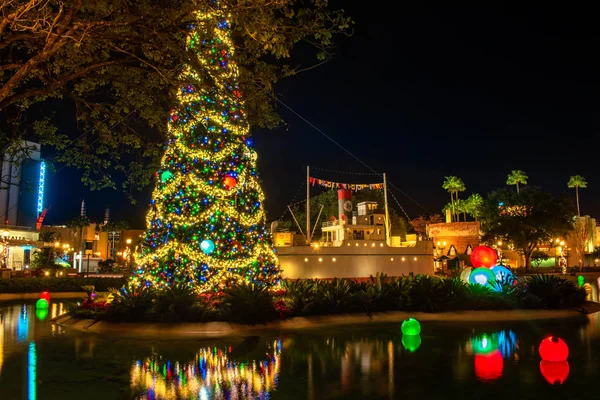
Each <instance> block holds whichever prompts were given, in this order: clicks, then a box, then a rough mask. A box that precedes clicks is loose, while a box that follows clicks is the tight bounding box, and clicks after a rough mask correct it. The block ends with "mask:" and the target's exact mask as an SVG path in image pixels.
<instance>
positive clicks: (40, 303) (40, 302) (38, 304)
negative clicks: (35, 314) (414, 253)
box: [35, 299, 48, 310]
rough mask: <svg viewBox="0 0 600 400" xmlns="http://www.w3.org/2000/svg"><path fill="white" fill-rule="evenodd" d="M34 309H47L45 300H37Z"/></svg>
mask: <svg viewBox="0 0 600 400" xmlns="http://www.w3.org/2000/svg"><path fill="white" fill-rule="evenodd" d="M35 308H37V309H42V310H43V309H48V300H46V299H39V300H38V301H37V302H36V303H35Z"/></svg>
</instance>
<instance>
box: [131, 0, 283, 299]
mask: <svg viewBox="0 0 600 400" xmlns="http://www.w3.org/2000/svg"><path fill="white" fill-rule="evenodd" d="M205 7H206V8H205V9H203V10H200V11H199V12H198V13H197V15H196V22H195V23H194V24H193V25H192V26H190V34H189V36H188V41H187V47H188V49H189V50H191V51H193V52H195V53H196V54H197V56H198V65H199V67H194V68H192V67H191V66H188V67H186V68H185V69H184V71H183V72H182V79H183V80H185V81H186V82H187V84H186V85H185V86H184V87H182V88H181V89H180V91H179V92H178V105H177V106H176V107H175V108H174V110H173V111H172V113H171V119H170V121H169V141H168V144H167V149H166V152H165V155H164V156H163V159H162V162H161V167H160V170H159V172H158V174H157V178H158V183H157V186H156V188H155V190H154V192H153V196H152V199H153V200H152V202H151V210H150V212H149V213H148V216H147V224H148V230H147V232H146V235H145V238H144V240H143V243H142V249H143V250H142V254H141V255H140V256H139V257H138V260H137V261H138V264H139V265H140V268H139V269H138V270H137V271H136V274H135V275H134V277H133V278H132V281H131V284H132V286H133V287H136V286H137V287H139V286H141V285H145V286H147V287H163V286H165V285H172V284H175V283H187V284H189V285H192V286H193V287H195V288H197V289H198V291H206V290H216V288H217V286H218V285H219V284H222V283H223V282H226V281H241V280H246V281H250V282H255V283H266V284H267V285H269V286H270V285H273V284H275V283H277V282H278V281H279V278H280V275H279V269H278V267H277V258H276V256H275V253H274V250H273V246H272V242H271V238H270V234H269V233H268V231H267V229H266V225H265V222H266V221H265V213H264V210H263V204H262V202H263V199H264V195H263V192H262V189H261V187H260V184H259V181H258V176H257V173H256V153H255V152H254V151H253V150H251V149H250V145H251V143H252V142H251V139H250V127H249V125H248V122H247V119H246V115H245V113H244V109H243V102H242V100H241V93H240V90H239V87H238V83H237V80H238V77H239V72H238V68H237V65H236V64H235V62H234V61H233V59H232V56H233V52H234V47H233V43H232V41H231V33H230V29H231V27H230V25H229V21H228V16H227V12H226V11H225V10H224V9H223V7H222V6H221V5H220V4H219V2H218V1H215V2H213V3H212V8H211V6H208V5H205Z"/></svg>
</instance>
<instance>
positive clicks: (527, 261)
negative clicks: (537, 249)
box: [524, 253, 531, 272]
mask: <svg viewBox="0 0 600 400" xmlns="http://www.w3.org/2000/svg"><path fill="white" fill-rule="evenodd" d="M524 256H525V271H527V272H531V253H525V254H524Z"/></svg>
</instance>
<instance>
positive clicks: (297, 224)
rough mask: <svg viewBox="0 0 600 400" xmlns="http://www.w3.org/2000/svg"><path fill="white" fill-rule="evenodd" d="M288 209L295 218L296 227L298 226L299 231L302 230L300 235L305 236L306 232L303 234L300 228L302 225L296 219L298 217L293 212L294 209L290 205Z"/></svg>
mask: <svg viewBox="0 0 600 400" xmlns="http://www.w3.org/2000/svg"><path fill="white" fill-rule="evenodd" d="M288 209H289V210H290V214H292V218H294V222H295V223H296V226H298V229H300V234H301V235H304V232H302V228H301V227H300V224H299V223H298V220H297V219H296V216H295V215H294V212H293V211H292V208H291V207H290V206H289V205H288Z"/></svg>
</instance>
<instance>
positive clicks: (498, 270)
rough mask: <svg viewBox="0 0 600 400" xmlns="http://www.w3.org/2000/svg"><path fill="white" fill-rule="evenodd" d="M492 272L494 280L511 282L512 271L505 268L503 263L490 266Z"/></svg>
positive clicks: (512, 277)
mask: <svg viewBox="0 0 600 400" xmlns="http://www.w3.org/2000/svg"><path fill="white" fill-rule="evenodd" d="M492 272H493V273H494V275H495V276H496V282H505V283H509V282H510V283H512V280H513V279H514V277H515V275H514V274H513V273H512V271H511V270H510V269H508V268H506V267H505V266H504V265H496V266H495V267H492Z"/></svg>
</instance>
